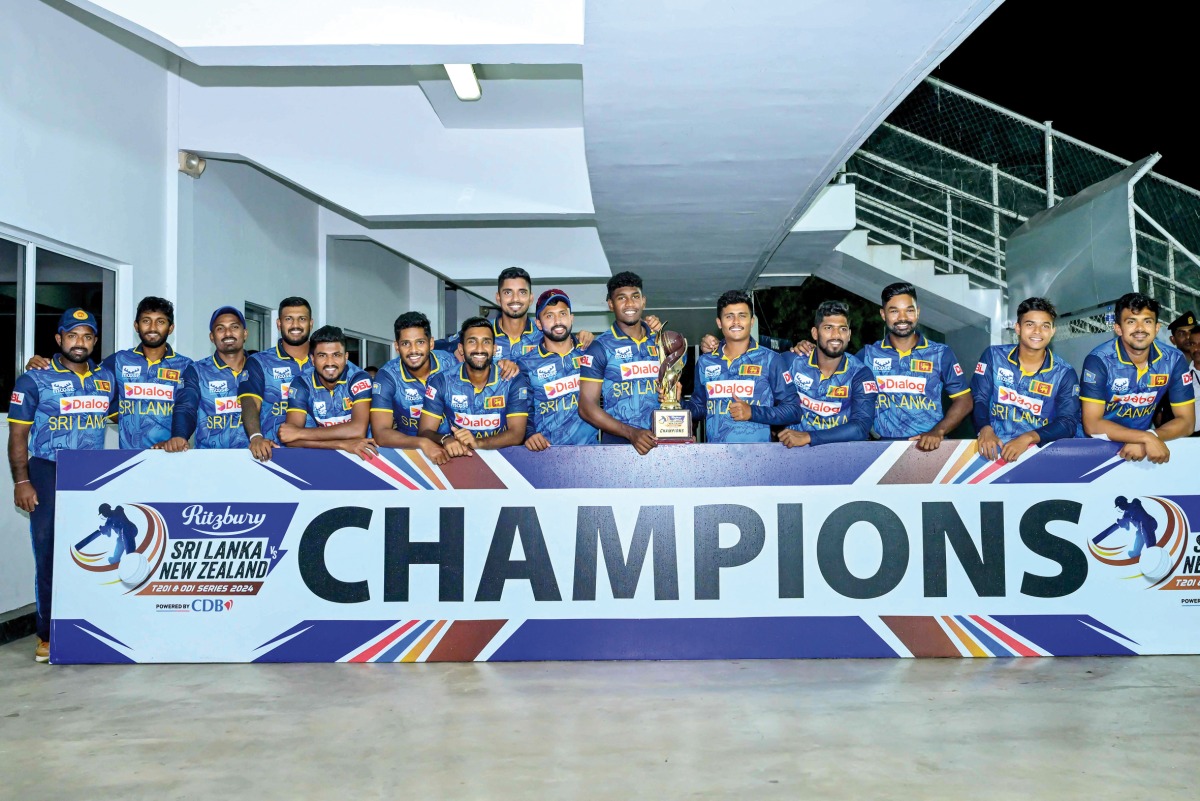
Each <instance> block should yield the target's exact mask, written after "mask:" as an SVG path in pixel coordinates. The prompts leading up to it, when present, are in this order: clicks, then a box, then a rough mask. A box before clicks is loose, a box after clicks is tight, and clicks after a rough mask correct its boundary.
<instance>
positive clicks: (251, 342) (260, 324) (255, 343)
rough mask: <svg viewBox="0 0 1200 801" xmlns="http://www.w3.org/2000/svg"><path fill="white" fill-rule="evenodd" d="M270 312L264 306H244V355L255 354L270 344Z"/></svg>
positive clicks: (251, 304)
mask: <svg viewBox="0 0 1200 801" xmlns="http://www.w3.org/2000/svg"><path fill="white" fill-rule="evenodd" d="M270 330H271V310H270V309H268V308H266V307H265V306H256V305H254V304H253V303H247V304H246V353H247V354H250V353H257V352H258V351H260V350H262V349H263V348H266V347H268V346H269V345H270V344H271V342H272V337H271V336H270Z"/></svg>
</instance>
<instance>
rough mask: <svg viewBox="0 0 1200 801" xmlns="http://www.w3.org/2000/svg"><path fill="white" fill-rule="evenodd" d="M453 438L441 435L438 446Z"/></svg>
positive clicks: (450, 435)
mask: <svg viewBox="0 0 1200 801" xmlns="http://www.w3.org/2000/svg"><path fill="white" fill-rule="evenodd" d="M453 436H454V435H453V434H442V438H441V439H439V440H438V444H439V445H445V444H446V440H448V439H450V438H452V437H453Z"/></svg>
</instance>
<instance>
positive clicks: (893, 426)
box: [858, 334, 971, 439]
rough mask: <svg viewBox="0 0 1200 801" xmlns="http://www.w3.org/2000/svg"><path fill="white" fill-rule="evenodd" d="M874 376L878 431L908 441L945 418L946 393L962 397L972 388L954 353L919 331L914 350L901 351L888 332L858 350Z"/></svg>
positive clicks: (859, 356) (859, 358)
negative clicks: (877, 391) (893, 343)
mask: <svg viewBox="0 0 1200 801" xmlns="http://www.w3.org/2000/svg"><path fill="white" fill-rule="evenodd" d="M858 360H859V361H860V362H862V363H863V364H865V365H866V366H867V367H868V368H869V369H870V370H871V372H872V373H873V374H874V375H875V380H876V383H877V384H878V385H879V395H878V396H877V398H876V401H875V433H876V434H878V435H879V436H880V438H882V439H909V438H911V437H915V436H917V435H918V434H924V433H926V432H928V431H930V430H932V429H933V427H934V426H936V425H937V424H938V423H940V422H941V421H942V418H943V417H945V415H944V414H943V413H942V393H943V392H945V393H946V394H947V395H949V396H950V397H951V398H957V397H958V396H959V395H964V394H966V393H968V392H970V391H971V387H970V385H969V384H968V383H967V378H966V376H964V375H963V370H962V366H961V365H960V364H959V363H958V359H957V358H956V357H955V356H954V351H952V350H950V348H948V347H946V346H945V345H943V344H941V343H940V342H930V341H929V339H928V338H926V336H925V335H924V334H918V335H917V344H916V345H914V346H913V349H912V350H910V351H898V350H896V349H895V348H894V347H892V344H891V342H890V341H889V340H888V338H887V337H886V336H885V337H884V338H883V339H882V340H880V341H879V342H871V343H869V344H867V345H865V346H864V347H863V349H862V350H860V351H859V352H858Z"/></svg>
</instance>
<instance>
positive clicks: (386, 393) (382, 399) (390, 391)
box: [371, 370, 396, 416]
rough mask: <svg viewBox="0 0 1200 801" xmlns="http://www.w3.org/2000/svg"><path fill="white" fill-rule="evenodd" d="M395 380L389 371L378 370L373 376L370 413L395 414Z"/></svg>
mask: <svg viewBox="0 0 1200 801" xmlns="http://www.w3.org/2000/svg"><path fill="white" fill-rule="evenodd" d="M395 399H396V379H395V378H394V377H393V376H392V371H391V370H380V371H379V372H378V373H376V374H375V386H373V387H372V388H371V411H373V412H387V413H388V414H391V415H392V416H395V414H396V400H395Z"/></svg>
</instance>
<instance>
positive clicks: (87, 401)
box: [58, 395, 108, 414]
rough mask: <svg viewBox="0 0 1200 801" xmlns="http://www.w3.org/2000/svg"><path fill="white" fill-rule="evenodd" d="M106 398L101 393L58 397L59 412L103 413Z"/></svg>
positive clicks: (105, 406) (106, 404) (106, 408)
mask: <svg viewBox="0 0 1200 801" xmlns="http://www.w3.org/2000/svg"><path fill="white" fill-rule="evenodd" d="M107 411H108V398H107V397H105V396H103V395H73V396H71V397H68V398H59V399H58V413H59V414H105V413H106V412H107Z"/></svg>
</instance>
